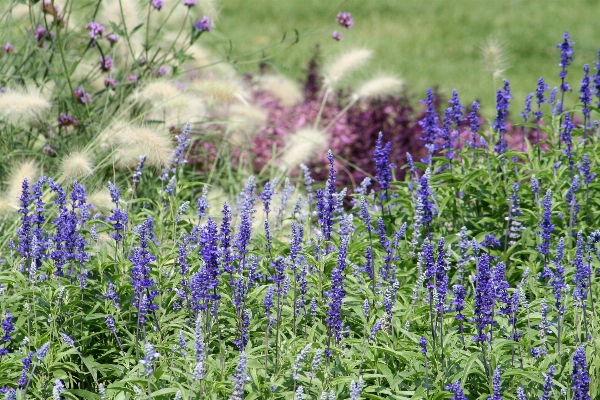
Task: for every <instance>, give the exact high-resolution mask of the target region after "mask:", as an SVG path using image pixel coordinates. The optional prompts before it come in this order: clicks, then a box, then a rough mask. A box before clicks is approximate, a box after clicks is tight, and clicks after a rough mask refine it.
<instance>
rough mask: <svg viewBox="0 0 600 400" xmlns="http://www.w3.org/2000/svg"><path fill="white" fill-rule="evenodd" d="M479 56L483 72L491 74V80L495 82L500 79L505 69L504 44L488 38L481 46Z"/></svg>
mask: <svg viewBox="0 0 600 400" xmlns="http://www.w3.org/2000/svg"><path fill="white" fill-rule="evenodd" d="M481 55H482V57H483V63H484V65H485V70H486V71H488V72H489V73H491V74H492V77H493V79H494V80H496V79H498V78H500V77H502V74H503V73H504V71H506V69H507V63H506V52H505V50H504V44H503V43H502V42H500V41H499V40H498V39H495V38H493V37H489V38H488V39H487V41H486V43H485V44H484V45H482V46H481Z"/></svg>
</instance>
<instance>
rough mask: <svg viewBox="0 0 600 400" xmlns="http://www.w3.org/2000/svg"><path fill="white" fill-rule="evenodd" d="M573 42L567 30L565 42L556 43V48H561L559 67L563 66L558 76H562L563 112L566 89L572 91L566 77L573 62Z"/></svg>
mask: <svg viewBox="0 0 600 400" xmlns="http://www.w3.org/2000/svg"><path fill="white" fill-rule="evenodd" d="M573 43H574V42H572V41H570V40H569V32H565V34H564V36H563V42H562V43H559V44H558V45H556V48H557V49H559V50H560V63H559V64H558V66H559V67H561V71H560V73H559V74H558V77H559V78H560V82H561V83H560V93H561V99H560V106H559V107H560V108H559V109H558V112H562V108H563V104H564V100H565V92H566V91H570V90H571V87H570V86H569V83H568V82H567V81H565V79H566V77H567V67H568V66H569V65H570V64H571V61H573V54H574V52H573Z"/></svg>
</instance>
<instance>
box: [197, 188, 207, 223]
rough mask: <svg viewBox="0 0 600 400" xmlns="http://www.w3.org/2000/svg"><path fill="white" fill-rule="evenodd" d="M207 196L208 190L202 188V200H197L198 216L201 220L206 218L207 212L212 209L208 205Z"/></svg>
mask: <svg viewBox="0 0 600 400" xmlns="http://www.w3.org/2000/svg"><path fill="white" fill-rule="evenodd" d="M207 196H208V189H207V188H206V186H204V187H203V188H202V196H200V198H199V199H198V200H196V215H198V217H199V218H202V217H206V215H207V211H208V209H209V208H210V206H209V205H208V200H207ZM198 222H200V220H198Z"/></svg>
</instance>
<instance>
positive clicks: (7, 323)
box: [0, 311, 15, 359]
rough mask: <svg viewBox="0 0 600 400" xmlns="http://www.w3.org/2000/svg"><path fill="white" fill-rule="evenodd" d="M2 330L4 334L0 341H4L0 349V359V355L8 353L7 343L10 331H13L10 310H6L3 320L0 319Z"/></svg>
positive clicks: (9, 339) (10, 338) (9, 338)
mask: <svg viewBox="0 0 600 400" xmlns="http://www.w3.org/2000/svg"><path fill="white" fill-rule="evenodd" d="M2 330H3V331H4V335H3V336H2V337H0V341H2V342H4V348H2V349H0V359H1V358H2V356H5V355H7V354H8V349H7V346H8V343H9V342H10V341H11V340H12V337H11V333H12V332H14V330H15V326H14V324H13V316H12V314H11V313H10V312H8V311H7V312H6V317H5V319H4V321H2Z"/></svg>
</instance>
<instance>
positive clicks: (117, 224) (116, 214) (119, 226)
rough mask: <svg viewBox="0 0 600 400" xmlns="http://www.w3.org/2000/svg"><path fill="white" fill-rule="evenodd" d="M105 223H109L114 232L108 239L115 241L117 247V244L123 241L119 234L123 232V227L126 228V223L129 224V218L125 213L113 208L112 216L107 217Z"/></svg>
mask: <svg viewBox="0 0 600 400" xmlns="http://www.w3.org/2000/svg"><path fill="white" fill-rule="evenodd" d="M106 221H107V222H109V223H111V225H112V227H113V229H114V230H115V232H114V233H111V234H110V237H111V238H113V239H115V241H116V242H117V245H118V244H119V242H120V241H121V240H123V236H122V235H121V232H124V231H125V227H126V226H127V223H128V222H129V217H128V216H127V211H125V210H123V209H120V208H114V209H113V210H112V215H111V216H110V217H108V218H107V219H106Z"/></svg>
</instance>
